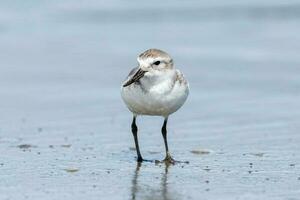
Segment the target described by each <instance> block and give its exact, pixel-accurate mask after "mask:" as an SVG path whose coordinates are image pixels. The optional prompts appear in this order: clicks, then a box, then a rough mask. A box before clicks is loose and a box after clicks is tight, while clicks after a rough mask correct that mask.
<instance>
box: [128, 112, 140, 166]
mask: <svg viewBox="0 0 300 200" xmlns="http://www.w3.org/2000/svg"><path fill="white" fill-rule="evenodd" d="M135 119H136V116H133V120H132V123H131V131H132V134H133V137H134V143H135V148H136V153H137V161H138V162H142V161H143V158H142V155H141V152H140V147H139V141H138V137H137V132H138V128H137V126H136V124H135Z"/></svg>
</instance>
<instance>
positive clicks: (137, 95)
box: [121, 82, 189, 117]
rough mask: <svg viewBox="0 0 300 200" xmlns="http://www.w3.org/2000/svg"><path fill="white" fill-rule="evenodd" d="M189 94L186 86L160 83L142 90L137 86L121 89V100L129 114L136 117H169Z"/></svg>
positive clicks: (178, 83)
mask: <svg viewBox="0 0 300 200" xmlns="http://www.w3.org/2000/svg"><path fill="white" fill-rule="evenodd" d="M188 94H189V88H188V85H187V84H181V83H180V82H175V84H174V86H173V87H171V85H170V83H162V84H158V85H155V86H154V87H151V88H150V89H149V90H143V88H142V87H141V86H140V85H138V84H132V85H129V86H128V87H122V89H121V95H122V98H123V100H124V102H125V104H126V105H127V107H128V108H129V110H130V111H131V112H133V113H134V114H136V115H157V116H164V117H166V116H169V115H170V114H172V113H174V112H175V111H177V110H178V109H179V108H180V107H181V106H182V105H183V104H184V102H185V101H186V99H187V96H188Z"/></svg>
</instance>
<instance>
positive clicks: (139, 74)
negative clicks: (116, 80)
mask: <svg viewBox="0 0 300 200" xmlns="http://www.w3.org/2000/svg"><path fill="white" fill-rule="evenodd" d="M145 73H146V71H143V70H142V69H141V68H139V70H138V71H137V72H136V73H135V74H134V75H133V76H132V77H131V79H129V80H128V81H127V82H126V83H125V84H124V85H123V87H126V86H128V85H131V84H132V83H135V82H138V81H139V80H140V79H141V78H142V77H143V76H144V74H145Z"/></svg>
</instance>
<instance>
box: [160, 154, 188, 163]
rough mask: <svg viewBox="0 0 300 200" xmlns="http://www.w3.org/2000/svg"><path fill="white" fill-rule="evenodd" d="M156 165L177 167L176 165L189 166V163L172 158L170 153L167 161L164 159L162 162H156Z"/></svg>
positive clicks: (166, 158)
mask: <svg viewBox="0 0 300 200" xmlns="http://www.w3.org/2000/svg"><path fill="white" fill-rule="evenodd" d="M155 163H156V164H158V163H165V164H166V165H175V164H179V163H182V164H189V161H179V160H175V159H173V158H172V156H171V155H170V154H169V153H168V154H167V155H166V157H165V159H163V160H162V161H159V160H156V161H155Z"/></svg>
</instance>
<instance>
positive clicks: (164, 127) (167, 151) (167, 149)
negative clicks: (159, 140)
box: [161, 117, 175, 163]
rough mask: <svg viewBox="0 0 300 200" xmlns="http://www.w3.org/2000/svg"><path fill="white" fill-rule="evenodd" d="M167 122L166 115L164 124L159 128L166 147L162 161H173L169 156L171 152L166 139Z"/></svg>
mask: <svg viewBox="0 0 300 200" xmlns="http://www.w3.org/2000/svg"><path fill="white" fill-rule="evenodd" d="M167 123H168V117H166V118H165V120H164V124H163V126H162V128H161V133H162V136H163V138H164V142H165V148H166V158H165V159H164V161H165V162H170V163H174V162H175V160H174V159H173V158H172V157H171V154H170V153H169V147H168V140H167Z"/></svg>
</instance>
